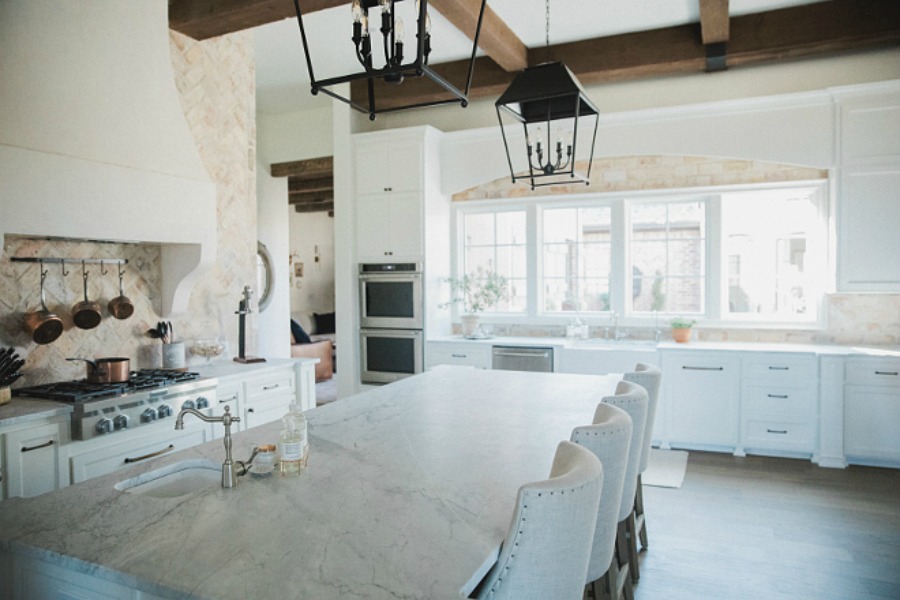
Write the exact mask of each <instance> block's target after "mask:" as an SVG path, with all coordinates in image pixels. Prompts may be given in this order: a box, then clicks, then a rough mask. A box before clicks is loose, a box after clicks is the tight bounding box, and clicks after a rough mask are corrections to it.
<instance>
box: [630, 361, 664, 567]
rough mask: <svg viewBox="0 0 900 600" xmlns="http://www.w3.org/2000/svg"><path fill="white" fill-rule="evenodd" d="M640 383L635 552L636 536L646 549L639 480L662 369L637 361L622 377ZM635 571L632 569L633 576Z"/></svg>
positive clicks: (632, 540)
mask: <svg viewBox="0 0 900 600" xmlns="http://www.w3.org/2000/svg"><path fill="white" fill-rule="evenodd" d="M622 378H623V379H624V380H625V381H630V382H632V383H636V384H638V385H640V386H641V387H642V388H644V389H645V390H647V426H646V428H645V429H644V445H643V447H642V448H641V464H640V467H639V468H638V477H637V486H636V487H635V490H634V518H633V519H631V520H629V524H633V525H634V531H631V530H629V532H628V536H629V543H630V544H631V545H632V547H633V548H632V550H633V551H634V552H637V538H640V540H641V549H642V550H646V549H647V547H648V543H647V519H646V517H645V516H644V488H643V483H642V482H641V474H642V473H643V472H644V471H646V470H647V465H648V464H649V462H650V444H651V442H652V441H653V424H654V423H655V422H656V405H657V402H658V400H659V385H660V382H661V381H662V371H660V370H659V368H658V367H655V366H653V365H648V364H645V363H638V364H637V365H635V367H634V371H631V372H629V373H625V374H624V375H623V377H622ZM636 573H637V571H632V576H634V575H635V574H636Z"/></svg>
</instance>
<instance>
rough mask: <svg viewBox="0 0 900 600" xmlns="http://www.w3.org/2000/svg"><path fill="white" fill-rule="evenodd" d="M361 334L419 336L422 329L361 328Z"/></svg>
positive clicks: (373, 335)
mask: <svg viewBox="0 0 900 600" xmlns="http://www.w3.org/2000/svg"><path fill="white" fill-rule="evenodd" d="M359 333H360V335H362V336H363V337H411V338H414V337H419V336H421V335H422V330H421V329H408V330H407V329H360V330H359Z"/></svg>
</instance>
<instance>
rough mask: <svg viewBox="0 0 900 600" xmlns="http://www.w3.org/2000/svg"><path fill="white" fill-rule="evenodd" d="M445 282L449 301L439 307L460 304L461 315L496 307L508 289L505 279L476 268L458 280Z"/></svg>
mask: <svg viewBox="0 0 900 600" xmlns="http://www.w3.org/2000/svg"><path fill="white" fill-rule="evenodd" d="M446 281H447V282H448V283H449V284H450V301H449V302H447V303H445V304H441V305H440V307H441V308H444V307H447V306H450V305H453V304H460V305H462V311H463V313H465V314H470V315H475V314H478V313H480V312H482V311H484V310H485V309H488V308H491V307H492V306H496V305H497V303H499V302H500V300H502V299H503V298H505V297H506V293H507V290H508V287H509V282H508V281H507V280H506V277H504V276H503V275H500V274H499V273H496V272H494V271H490V270H488V269H485V268H484V267H478V268H477V269H476V270H475V272H474V273H466V274H465V275H463V276H462V277H460V278H455V277H449V278H447V279H446Z"/></svg>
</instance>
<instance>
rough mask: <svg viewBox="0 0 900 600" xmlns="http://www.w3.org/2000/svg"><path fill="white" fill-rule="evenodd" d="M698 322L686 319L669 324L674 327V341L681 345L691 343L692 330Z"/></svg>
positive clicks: (675, 319)
mask: <svg viewBox="0 0 900 600" xmlns="http://www.w3.org/2000/svg"><path fill="white" fill-rule="evenodd" d="M696 322H697V321H695V320H694V319H685V318H684V317H676V318H674V319H672V321H671V322H670V323H669V324H670V325H671V326H672V339H673V340H675V341H676V342H678V343H679V344H685V343H687V342H689V341H691V328H692V327H693V326H694V323H696Z"/></svg>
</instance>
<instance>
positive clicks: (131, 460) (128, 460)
mask: <svg viewBox="0 0 900 600" xmlns="http://www.w3.org/2000/svg"><path fill="white" fill-rule="evenodd" d="M174 449H175V444H169V445H168V446H166V447H165V448H163V449H162V450H157V451H156V452H151V453H150V454H145V455H143V456H136V457H134V458H131V457H130V456H129V457H128V458H126V459H125V464H126V465H129V464H131V463H136V462H141V461H142V460H147V459H148V458H154V457H157V456H160V455H162V454H165V453H166V452H171V451H172V450H174Z"/></svg>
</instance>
